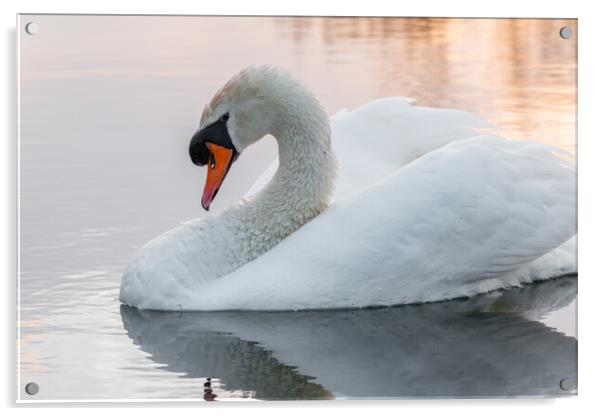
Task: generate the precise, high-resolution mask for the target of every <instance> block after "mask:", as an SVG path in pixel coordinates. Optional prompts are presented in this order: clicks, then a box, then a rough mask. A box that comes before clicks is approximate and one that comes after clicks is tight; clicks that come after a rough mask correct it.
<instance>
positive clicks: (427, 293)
mask: <svg viewBox="0 0 602 416" xmlns="http://www.w3.org/2000/svg"><path fill="white" fill-rule="evenodd" d="M575 197H576V192H575V171H574V168H573V166H572V163H571V162H570V161H567V160H565V159H563V158H561V157H559V156H558V155H557V154H556V153H555V151H554V150H553V149H551V148H550V147H548V146H545V145H541V144H533V143H526V142H516V141H509V140H504V139H501V138H497V137H493V136H480V137H475V138H471V139H467V140H462V141H457V142H454V143H450V144H449V145H446V146H444V147H443V148H440V149H438V150H436V151H433V152H430V153H428V154H427V155H425V156H423V157H421V158H418V159H417V160H415V161H414V162H412V163H410V164H408V165H407V166H405V167H404V168H402V169H399V170H397V171H396V172H395V173H393V174H391V175H389V176H388V177H386V178H385V179H383V180H381V181H379V182H378V183H376V184H375V185H374V186H371V187H369V188H367V189H365V190H364V191H362V192H360V193H359V194H357V195H354V196H353V197H351V198H346V199H343V200H340V201H338V202H336V203H334V204H332V205H331V206H330V207H329V208H328V209H327V210H326V211H325V212H324V213H322V214H321V215H320V216H318V217H316V218H315V219H314V220H312V221H310V222H309V223H308V224H306V225H305V226H303V227H302V228H300V229H299V230H298V231H297V232H295V233H294V234H292V235H291V236H289V237H288V238H286V239H285V240H283V241H282V242H281V243H280V244H279V245H277V246H276V247H274V248H273V249H272V250H270V251H269V252H267V253H265V254H264V255H263V256H261V257H260V258H258V259H256V260H255V261H253V262H250V263H248V264H246V265H245V266H243V267H241V268H240V269H238V270H237V271H235V272H233V273H231V274H229V275H227V276H225V277H223V278H220V279H218V280H216V281H214V282H212V283H211V284H209V285H206V286H203V287H202V288H200V289H199V292H198V293H194V294H192V293H191V296H190V298H189V299H185V300H183V301H182V302H183V304H185V309H201V310H203V309H204V310H211V309H291V308H293V309H294V308H298V309H301V308H334V307H353V306H367V305H381V304H385V305H391V304H399V303H411V302H421V301H433V300H442V299H446V298H452V297H458V296H463V295H473V294H476V293H480V292H485V291H489V290H492V289H496V288H500V287H505V286H509V285H516V284H520V283H522V282H528V281H533V280H537V279H542V278H547V277H550V274H551V273H555V272H557V271H558V270H557V269H554V270H550V269H549V268H548V267H547V266H550V265H552V266H554V267H556V266H558V265H557V264H555V263H554V261H551V262H549V261H547V262H544V263H543V264H542V265H541V266H539V267H532V266H531V265H532V264H534V260H536V259H538V258H541V257H542V256H544V255H546V253H550V252H552V251H553V250H554V249H555V248H557V247H558V246H560V245H561V244H563V243H564V242H565V241H567V240H569V239H570V238H571V237H572V236H573V235H574V234H575V232H576V209H575V204H576V199H575ZM566 260H568V261H569V262H571V261H572V262H574V256H570V255H569V256H568V257H566ZM529 267H531V269H529ZM525 270H527V271H525Z"/></svg>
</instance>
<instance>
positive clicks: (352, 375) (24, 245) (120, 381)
mask: <svg viewBox="0 0 602 416" xmlns="http://www.w3.org/2000/svg"><path fill="white" fill-rule="evenodd" d="M32 20H34V21H35V22H37V23H38V25H39V27H40V31H39V33H38V34H37V35H35V36H27V35H24V34H22V28H21V29H19V31H20V50H19V63H20V71H19V75H20V90H19V94H20V116H21V117H20V124H19V127H20V135H21V136H20V137H21V141H20V160H21V162H20V300H21V302H20V335H21V336H20V340H19V349H20V356H19V359H20V375H19V389H20V394H21V398H23V399H123V398H128V399H133V398H186V399H194V398H198V399H203V398H205V399H210V398H213V395H215V396H216V399H218V400H219V399H226V398H246V399H252V398H256V399H270V398H272V399H273V398H279V399H286V398H295V399H297V398H342V397H399V396H401V397H423V396H425V395H426V396H428V395H434V396H438V397H443V396H445V397H447V396H483V395H485V396H491V395H558V394H564V393H563V392H562V391H561V390H560V389H559V384H558V383H559V379H560V378H566V377H568V378H573V379H574V378H575V376H576V374H575V371H576V330H575V294H576V279H573V278H564V279H562V280H556V281H552V282H548V283H544V284H541V285H535V286H532V287H530V288H524V289H517V290H513V291H510V292H503V293H496V294H491V295H487V296H483V297H478V298H474V299H470V300H459V301H454V302H445V303H438V304H431V305H421V306H406V307H401V308H386V309H375V310H361V311H331V312H302V313H277V314H274V313H272V314H270V313H267V314H266V313H263V314H257V313H233V312H232V313H221V314H190V313H185V314H168V313H158V312H140V311H136V310H133V309H130V308H127V307H124V306H121V305H120V304H119V301H118V299H117V295H118V288H119V283H120V279H121V274H122V272H123V270H124V268H125V266H126V265H127V263H128V261H129V259H130V258H131V257H132V255H133V254H134V252H135V250H136V249H137V248H138V247H140V246H141V245H142V244H143V243H145V242H146V241H148V240H149V239H151V238H152V237H154V236H155V235H157V234H159V233H161V232H163V231H165V230H168V229H170V228H172V227H173V226H175V225H177V224H178V223H179V222H181V221H183V220H186V219H190V218H194V217H197V216H202V215H207V214H206V213H205V212H204V211H203V210H202V208H201V206H200V193H201V190H202V183H203V180H204V178H203V175H204V172H203V171H201V170H199V169H198V168H196V167H195V166H193V165H192V164H191V163H190V161H189V160H188V154H187V146H188V141H189V138H190V136H191V135H192V133H193V132H194V130H195V128H196V126H197V124H198V118H199V116H200V112H201V110H202V108H203V106H204V104H205V103H206V102H207V101H208V99H209V98H210V97H211V96H212V95H213V93H214V92H215V90H216V89H217V88H218V87H219V86H221V85H222V84H223V83H224V82H225V81H226V80H227V79H228V78H229V77H230V76H231V75H232V74H233V73H234V72H236V71H238V70H239V69H240V68H242V67H244V66H247V65H250V64H263V63H272V64H278V65H281V66H283V67H285V68H288V69H289V70H291V71H293V72H294V73H295V74H296V75H297V76H298V77H300V78H301V79H303V80H304V81H305V82H306V83H307V84H308V85H309V86H310V88H312V90H313V91H315V93H316V95H317V96H318V98H319V99H320V100H321V101H322V103H323V104H324V106H325V107H326V108H327V110H328V111H329V112H330V113H334V112H336V111H338V110H340V109H342V108H353V107H355V106H358V105H361V104H363V103H366V102H368V101H370V100H373V99H376V98H380V97H384V96H390V95H403V96H409V97H413V98H416V99H417V102H418V104H420V105H427V106H433V107H453V108H459V109H464V110H468V111H472V112H474V113H476V114H479V115H480V116H482V117H483V118H485V119H487V120H488V121H490V122H492V123H495V124H496V125H498V126H499V127H500V128H501V129H502V130H503V131H505V132H506V133H507V134H508V135H510V136H512V137H516V138H524V139H529V140H536V141H541V142H544V143H549V144H555V145H557V146H560V147H562V148H564V149H565V150H567V151H569V152H571V153H573V154H575V144H576V140H575V139H576V138H575V109H576V108H575V97H576V89H575V80H576V48H575V45H576V44H575V41H574V39H570V40H563V39H561V38H560V37H559V36H558V30H559V28H560V27H561V26H564V25H570V26H572V27H573V28H574V29H576V27H575V25H576V22H575V21H560V20H504V19H497V20H480V19H468V20H467V19H392V18H361V19H352V18H272V17H262V18H245V17H235V18H203V17H148V16H146V17H116V16H106V17H98V16H97V17H92V16H50V15H48V16H26V15H25V16H21V18H20V24H21V26H23V25H24V24H25V23H27V22H29V21H32ZM575 31H576V30H575ZM275 156H276V149H275V143H274V142H273V141H270V140H266V141H263V142H262V143H259V144H257V145H255V146H253V147H252V148H250V149H248V150H247V151H246V152H245V154H243V155H242V156H241V158H240V161H239V162H238V163H237V166H236V169H233V170H232V172H231V174H230V175H229V177H228V180H227V181H226V183H225V184H224V186H223V187H222V189H221V191H220V194H219V196H218V198H217V200H216V201H215V202H214V207H215V208H214V209H219V208H222V207H224V206H227V205H228V204H230V203H232V202H233V201H235V200H237V199H238V198H239V197H240V196H241V195H242V194H244V192H245V191H246V190H247V189H248V188H249V186H250V185H251V184H252V183H253V180H254V178H256V177H257V176H258V175H259V173H260V172H262V171H263V169H264V168H265V167H266V166H267V165H268V164H269V162H270V161H271V160H273V159H274V158H275ZM212 208H213V206H212ZM208 377H210V378H211V380H210V381H208V380H207V378H208ZM29 381H35V382H37V383H38V384H39V385H40V392H39V394H38V395H36V396H34V397H28V396H26V395H25V394H24V393H22V391H23V386H24V385H25V384H26V383H27V382H29ZM205 383H209V384H208V385H207V386H204V384H205ZM208 389H210V390H211V391H206V390H208Z"/></svg>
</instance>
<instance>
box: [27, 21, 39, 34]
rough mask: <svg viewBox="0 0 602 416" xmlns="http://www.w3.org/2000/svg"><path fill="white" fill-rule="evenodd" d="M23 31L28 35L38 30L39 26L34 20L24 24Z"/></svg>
mask: <svg viewBox="0 0 602 416" xmlns="http://www.w3.org/2000/svg"><path fill="white" fill-rule="evenodd" d="M25 31H26V32H27V33H28V34H29V35H35V34H37V33H38V32H39V31H40V27H39V26H38V24H37V23H36V22H29V23H27V24H26V25H25Z"/></svg>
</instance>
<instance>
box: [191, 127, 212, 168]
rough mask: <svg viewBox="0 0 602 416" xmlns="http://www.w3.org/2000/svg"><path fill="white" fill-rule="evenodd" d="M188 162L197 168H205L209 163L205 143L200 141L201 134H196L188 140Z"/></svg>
mask: <svg viewBox="0 0 602 416" xmlns="http://www.w3.org/2000/svg"><path fill="white" fill-rule="evenodd" d="M188 154H190V160H191V161H192V163H194V164H195V165H197V166H205V165H206V164H207V163H208V162H209V149H207V146H206V145H205V141H204V140H202V139H201V132H200V131H199V132H196V133H195V134H194V136H192V139H190V146H189V147H188Z"/></svg>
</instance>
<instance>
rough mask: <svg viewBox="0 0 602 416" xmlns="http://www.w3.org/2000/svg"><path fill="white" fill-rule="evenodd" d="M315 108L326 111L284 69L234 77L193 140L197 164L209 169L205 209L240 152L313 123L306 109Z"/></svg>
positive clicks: (251, 71)
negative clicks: (286, 131) (260, 140)
mask: <svg viewBox="0 0 602 416" xmlns="http://www.w3.org/2000/svg"><path fill="white" fill-rule="evenodd" d="M312 107H317V108H319V110H320V111H322V112H323V110H322V107H321V106H320V104H319V103H318V101H317V99H316V98H315V97H314V96H313V95H312V94H311V92H310V91H309V90H308V89H307V87H305V86H304V85H303V84H302V83H301V82H299V81H298V80H297V79H295V78H294V77H293V76H292V75H290V74H289V73H288V72H286V71H284V70H282V69H279V68H277V67H273V66H259V67H250V68H247V69H244V70H242V71H241V72H239V73H237V74H236V75H234V76H233V77H232V78H231V79H230V80H229V81H228V82H227V83H226V84H225V85H224V86H223V87H222V88H221V89H220V90H219V91H218V92H217V93H216V94H215V95H214V96H213V98H212V99H211V101H210V102H209V103H208V104H207V106H206V107H205V109H204V110H203V114H202V116H201V122H200V125H199V128H198V130H197V131H196V133H195V134H194V135H193V137H192V139H191V141H190V147H189V153H190V158H191V160H192V162H193V163H194V164H195V165H198V166H205V165H207V166H208V167H207V180H206V182H205V189H204V191H203V197H202V200H201V204H202V205H203V208H205V209H206V210H208V209H209V206H210V205H211V202H212V201H213V199H214V198H215V196H216V194H217V191H218V190H219V188H220V186H221V184H222V182H223V181H224V178H225V177H226V175H227V174H228V171H229V169H230V167H231V166H232V164H233V163H234V162H235V161H236V159H237V158H238V156H239V154H240V153H242V152H243V151H244V150H245V149H246V148H247V147H249V146H250V145H252V144H253V143H255V142H256V141H258V140H259V139H261V138H262V137H264V136H266V135H267V134H272V135H274V136H276V135H279V134H281V133H283V131H284V129H285V128H290V127H291V126H295V125H298V121H299V118H300V117H304V118H306V119H309V121H311V117H312V112H311V111H305V112H304V109H308V108H312ZM319 116H320V117H322V118H323V116H325V113H324V114H320V115H319ZM326 120H327V116H326ZM305 121H306V122H307V121H308V120H305ZM293 128H294V127H293Z"/></svg>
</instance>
